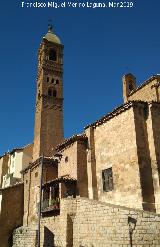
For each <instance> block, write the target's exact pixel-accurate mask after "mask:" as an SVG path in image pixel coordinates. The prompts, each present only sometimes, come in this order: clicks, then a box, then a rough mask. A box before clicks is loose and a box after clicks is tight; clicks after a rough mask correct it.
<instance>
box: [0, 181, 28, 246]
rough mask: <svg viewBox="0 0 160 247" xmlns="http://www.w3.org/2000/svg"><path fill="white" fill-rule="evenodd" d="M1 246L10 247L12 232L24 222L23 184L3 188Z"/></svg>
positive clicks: (0, 220) (0, 226) (0, 217)
mask: <svg viewBox="0 0 160 247" xmlns="http://www.w3.org/2000/svg"><path fill="white" fill-rule="evenodd" d="M1 192H2V202H1V203H2V204H1V214H0V246H1V247H10V246H11V245H9V244H11V242H12V232H13V230H14V229H15V228H17V227H19V226H22V224H23V184H18V185H14V186H12V187H8V188H5V189H2V190H1Z"/></svg>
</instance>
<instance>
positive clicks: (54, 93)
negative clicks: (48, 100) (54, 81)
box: [53, 89, 57, 97]
mask: <svg viewBox="0 0 160 247" xmlns="http://www.w3.org/2000/svg"><path fill="white" fill-rule="evenodd" d="M56 96H57V91H56V90H55V89H54V90H53V97H56Z"/></svg>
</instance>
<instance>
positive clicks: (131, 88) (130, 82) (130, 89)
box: [128, 81, 133, 91]
mask: <svg viewBox="0 0 160 247" xmlns="http://www.w3.org/2000/svg"><path fill="white" fill-rule="evenodd" d="M128 87H129V91H132V90H133V83H132V81H129V85H128Z"/></svg>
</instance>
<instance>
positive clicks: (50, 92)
mask: <svg viewBox="0 0 160 247" xmlns="http://www.w3.org/2000/svg"><path fill="white" fill-rule="evenodd" d="M48 95H49V96H52V89H51V88H49V89H48Z"/></svg>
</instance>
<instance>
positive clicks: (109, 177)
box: [102, 168, 113, 192]
mask: <svg viewBox="0 0 160 247" xmlns="http://www.w3.org/2000/svg"><path fill="white" fill-rule="evenodd" d="M102 181H103V191H105V192H108V191H111V190H113V174H112V168H108V169H105V170H103V171H102Z"/></svg>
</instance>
